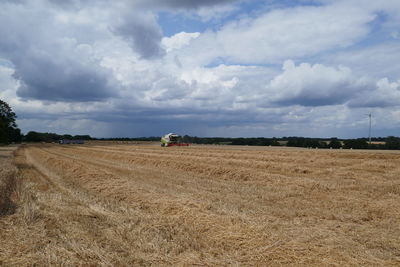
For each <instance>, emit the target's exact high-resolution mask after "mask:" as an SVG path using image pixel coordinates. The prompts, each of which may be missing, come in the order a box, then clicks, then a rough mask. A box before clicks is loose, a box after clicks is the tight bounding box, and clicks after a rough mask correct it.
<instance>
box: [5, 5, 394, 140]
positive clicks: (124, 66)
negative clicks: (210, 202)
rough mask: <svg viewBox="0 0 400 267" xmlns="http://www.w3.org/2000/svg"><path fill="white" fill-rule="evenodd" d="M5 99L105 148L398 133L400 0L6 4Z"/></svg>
mask: <svg viewBox="0 0 400 267" xmlns="http://www.w3.org/2000/svg"><path fill="white" fill-rule="evenodd" d="M0 99H2V100H4V101H6V102H7V103H9V104H10V106H11V107H12V108H13V110H14V111H15V112H16V113H17V116H18V119H17V123H18V126H19V127H20V128H21V130H22V132H23V133H27V132H28V131H39V132H53V133H59V134H64V133H69V134H90V135H91V136H94V137H139V136H160V135H163V134H166V133H169V132H176V133H178V134H181V135H185V134H188V135H192V136H203V137H206V136H224V137H283V136H305V137H326V138H329V137H339V138H356V137H367V136H368V127H369V117H368V114H370V113H371V114H372V135H373V136H383V137H384V136H390V135H395V136H399V135H400V1H399V0H375V1H367V0H293V1H290V0H283V1H282V0H280V1H278V0H247V1H245V0H202V1H199V0H120V1H112V0H91V1H89V0H0Z"/></svg>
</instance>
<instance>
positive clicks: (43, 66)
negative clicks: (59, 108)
mask: <svg viewBox="0 0 400 267" xmlns="http://www.w3.org/2000/svg"><path fill="white" fill-rule="evenodd" d="M25 57H27V58H25V59H24V61H23V62H21V63H19V62H18V63H17V65H16V66H15V68H16V71H15V74H14V77H15V78H16V79H18V80H19V81H20V84H21V85H20V87H19V88H18V90H17V94H18V96H20V97H22V98H28V99H40V100H50V101H79V102H81V101H99V100H103V99H105V98H108V97H110V96H112V95H113V91H112V89H111V88H110V87H109V86H108V83H109V81H108V80H107V79H108V75H107V73H106V72H105V71H104V70H99V69H95V68H93V69H92V68H88V67H86V66H84V65H82V64H80V63H79V62H76V61H68V62H65V61H62V62H56V61H55V60H52V59H50V58H38V57H33V56H29V55H25Z"/></svg>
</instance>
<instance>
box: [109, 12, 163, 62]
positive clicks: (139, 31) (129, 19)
mask: <svg viewBox="0 0 400 267" xmlns="http://www.w3.org/2000/svg"><path fill="white" fill-rule="evenodd" d="M113 32H114V33H116V34H118V35H120V36H122V37H123V38H124V39H125V40H126V41H127V42H128V43H129V44H130V46H131V47H132V49H133V50H134V51H135V52H137V53H139V54H140V56H141V57H142V58H145V59H152V58H159V57H161V56H163V55H164V54H165V51H164V49H163V48H162V47H161V39H162V37H163V34H162V31H161V28H160V27H159V26H158V24H157V22H156V20H155V18H154V16H153V15H152V14H150V13H146V14H140V13H136V12H131V13H127V14H125V15H124V16H123V17H122V22H121V23H120V24H118V25H116V26H115V27H113Z"/></svg>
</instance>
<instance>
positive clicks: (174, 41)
mask: <svg viewBox="0 0 400 267" xmlns="http://www.w3.org/2000/svg"><path fill="white" fill-rule="evenodd" d="M199 36H200V33H199V32H191V33H188V32H180V33H177V34H175V35H173V36H171V37H164V38H163V39H162V44H163V45H164V46H165V49H166V51H167V52H170V51H171V50H174V49H180V48H182V47H184V46H186V45H189V44H190V42H191V41H192V40H193V39H196V38H197V37H199Z"/></svg>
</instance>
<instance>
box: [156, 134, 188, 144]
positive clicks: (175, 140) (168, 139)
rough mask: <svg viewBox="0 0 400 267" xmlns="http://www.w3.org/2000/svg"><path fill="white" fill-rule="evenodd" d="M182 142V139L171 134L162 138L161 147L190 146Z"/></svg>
mask: <svg viewBox="0 0 400 267" xmlns="http://www.w3.org/2000/svg"><path fill="white" fill-rule="evenodd" d="M188 145H189V144H185V143H182V142H181V137H180V136H179V135H177V134H174V133H169V134H166V135H164V136H163V137H161V146H188Z"/></svg>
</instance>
